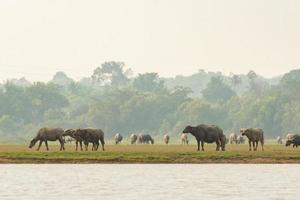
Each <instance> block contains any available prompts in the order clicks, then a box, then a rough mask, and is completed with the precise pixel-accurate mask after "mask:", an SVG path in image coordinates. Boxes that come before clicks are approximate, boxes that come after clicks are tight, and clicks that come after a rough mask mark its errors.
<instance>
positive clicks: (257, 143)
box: [255, 141, 258, 151]
mask: <svg viewBox="0 0 300 200" xmlns="http://www.w3.org/2000/svg"><path fill="white" fill-rule="evenodd" d="M255 144H256V146H255V151H256V150H257V147H258V141H256V142H255Z"/></svg>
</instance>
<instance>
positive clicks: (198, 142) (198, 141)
mask: <svg viewBox="0 0 300 200" xmlns="http://www.w3.org/2000/svg"><path fill="white" fill-rule="evenodd" d="M197 145H198V151H200V140H197Z"/></svg>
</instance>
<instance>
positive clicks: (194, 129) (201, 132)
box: [183, 124, 226, 151]
mask: <svg viewBox="0 0 300 200" xmlns="http://www.w3.org/2000/svg"><path fill="white" fill-rule="evenodd" d="M183 133H191V134H192V135H193V136H195V138H196V140H197V144H198V151H200V143H201V150H202V151H204V142H206V143H214V142H215V143H216V144H217V148H216V150H217V151H219V150H220V147H221V149H222V151H225V145H226V144H225V143H226V137H225V136H224V134H223V130H222V129H220V128H219V127H218V126H215V125H207V124H201V125H198V126H187V127H186V128H185V129H184V130H183Z"/></svg>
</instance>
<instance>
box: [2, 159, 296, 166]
mask: <svg viewBox="0 0 300 200" xmlns="http://www.w3.org/2000/svg"><path fill="white" fill-rule="evenodd" d="M6 164H157V165H159V164H300V160H287V159H282V160H278V159H249V160H235V159H224V160H218V161H216V160H213V159H203V160H199V162H195V161H191V162H189V161H185V162H178V161H174V162H155V161H154V162H147V161H146V162H135V161H104V160H92V159H84V160H68V159H50V160H47V159H26V158H25V159H24V158H23V159H21V158H20V159H4V158H0V165H6Z"/></svg>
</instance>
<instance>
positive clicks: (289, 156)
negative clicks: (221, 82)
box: [0, 145, 300, 164]
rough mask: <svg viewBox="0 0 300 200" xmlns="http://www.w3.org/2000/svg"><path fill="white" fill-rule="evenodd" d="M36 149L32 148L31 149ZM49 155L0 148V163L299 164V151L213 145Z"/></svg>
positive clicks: (117, 147)
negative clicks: (200, 148) (217, 148)
mask: <svg viewBox="0 0 300 200" xmlns="http://www.w3.org/2000/svg"><path fill="white" fill-rule="evenodd" d="M35 148H36V147H35ZM49 148H50V151H48V152H47V151H45V147H42V149H41V150H42V151H40V152H37V151H36V150H35V149H28V147H27V146H25V145H0V163H2V164H9V163H28V164H30V163H36V164H42V163H53V164H54V163H91V164H92V163H116V164H126V163H144V164H147V163H170V164H171V163H174V164H175V163H182V164H184V163H191V164H193V163H194V164H205V163H248V164H249V163H272V164H282V163H299V164H300V148H298V149H296V148H295V149H294V148H292V147H285V146H283V145H266V146H265V151H263V152H262V151H260V149H259V150H258V151H256V152H253V151H252V152H249V151H248V146H247V145H227V148H226V151H225V152H216V151H215V150H214V148H215V145H206V147H205V151H204V152H197V151H196V146H195V145H188V146H182V145H106V150H105V151H104V152H103V151H102V150H101V151H97V152H92V151H78V152H76V151H75V150H74V149H75V146H74V145H66V151H64V152H60V151H58V150H59V147H58V146H52V145H51V146H49Z"/></svg>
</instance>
